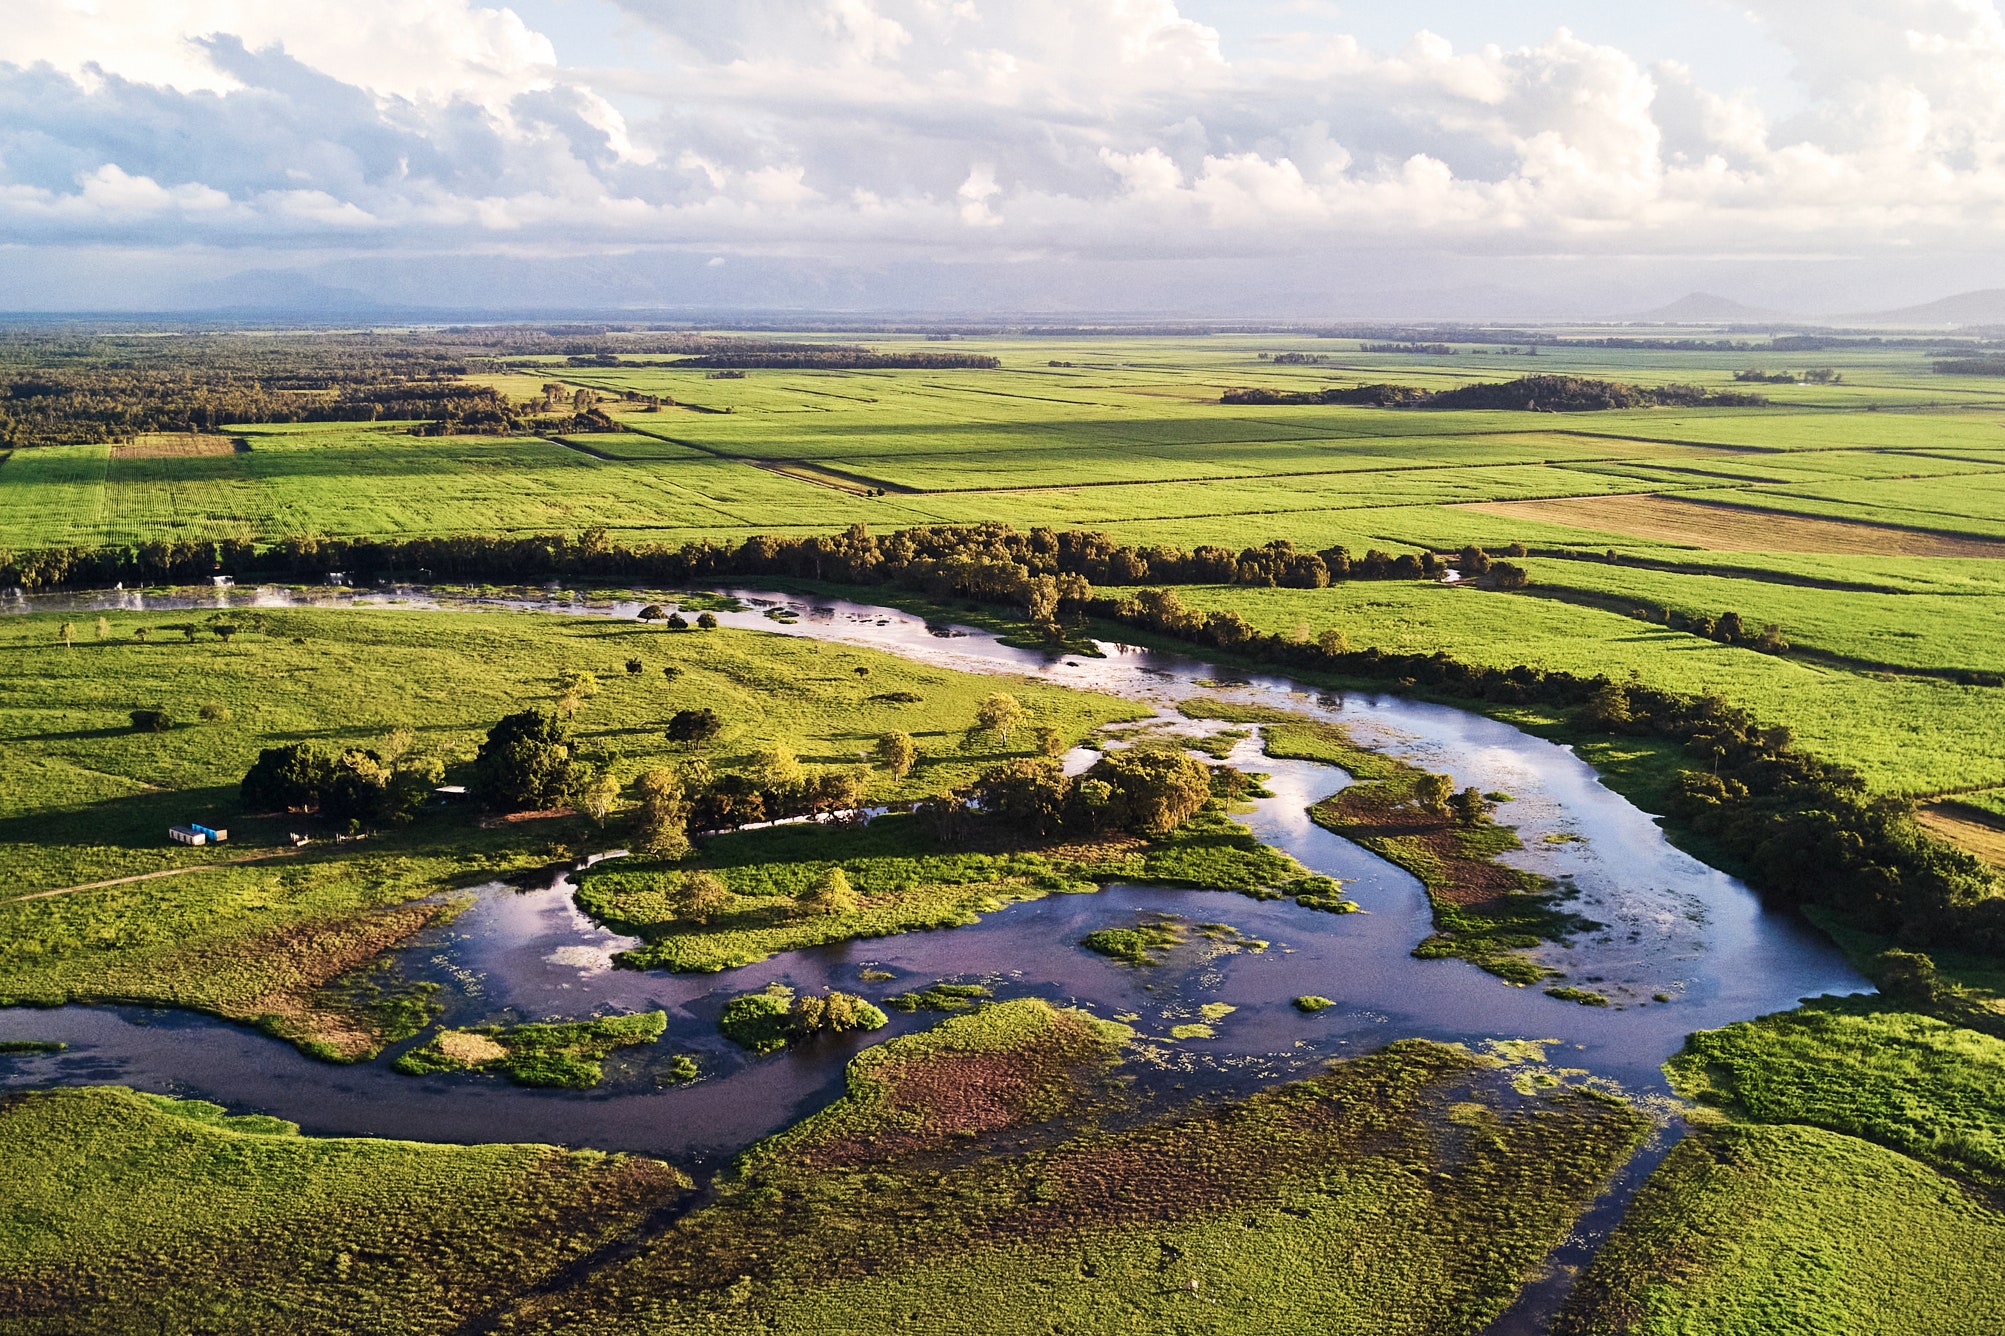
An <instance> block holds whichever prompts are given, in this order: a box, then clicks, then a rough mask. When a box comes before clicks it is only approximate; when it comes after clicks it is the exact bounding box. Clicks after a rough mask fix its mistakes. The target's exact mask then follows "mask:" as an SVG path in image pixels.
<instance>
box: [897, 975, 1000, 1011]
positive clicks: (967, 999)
mask: <svg viewBox="0 0 2005 1336" xmlns="http://www.w3.org/2000/svg"><path fill="white" fill-rule="evenodd" d="M992 996H993V994H992V993H991V992H990V991H989V989H988V987H987V986H986V985H984V984H979V983H947V982H944V981H942V982H940V983H935V984H929V985H928V986H926V987H925V988H915V989H913V990H912V991H911V992H909V993H898V994H896V995H894V996H891V997H887V998H885V999H884V1005H885V1006H887V1007H890V1008H891V1009H892V1010H893V1011H946V1012H960V1011H973V1010H974V1009H975V1007H976V1005H977V1004H979V1003H981V1002H985V1001H987V1000H988V999H989V998H990V997H992Z"/></svg>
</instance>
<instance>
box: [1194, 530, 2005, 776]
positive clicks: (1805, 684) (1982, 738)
mask: <svg viewBox="0 0 2005 1336" xmlns="http://www.w3.org/2000/svg"><path fill="white" fill-rule="evenodd" d="M1532 564H1533V565H1534V566H1538V567H1541V568H1543V567H1545V566H1548V565H1552V564H1556V563H1532ZM1571 564H1572V563H1569V565H1571ZM1610 569H1612V570H1619V569H1620V568H1610ZM1753 587H1754V588H1756V589H1759V590H1760V591H1763V592H1766V591H1767V590H1768V589H1769V588H1770V587H1769V586H1766V585H1760V586H1753ZM1537 592H1538V591H1537V589H1536V587H1535V588H1534V589H1533V590H1531V591H1530V592H1528V593H1500V592H1495V591H1490V590H1482V589H1457V588H1454V587H1452V586H1443V585H1434V584H1425V583H1419V582H1405V581H1399V582H1392V581H1359V582H1355V583H1350V584H1343V585H1336V586H1332V587H1331V588H1329V589H1317V590H1302V589H1247V588H1242V587H1233V586H1199V587H1194V588H1185V589H1179V590H1178V594H1179V596H1180V597H1182V598H1183V600H1184V602H1185V603H1187V604H1189V605H1190V606H1192V607H1198V608H1205V609H1226V608H1230V609H1232V610H1235V611H1237V612H1239V613H1240V614H1241V615H1242V616H1244V617H1245V618H1246V619H1247V620H1248V621H1250V622H1252V623H1253V624H1254V625H1255V626H1257V627H1259V628H1260V629H1262V630H1268V631H1279V632H1284V633H1286V632H1291V631H1294V630H1296V629H1297V628H1303V629H1305V630H1306V632H1307V634H1308V636H1309V638H1311V639H1314V638H1315V637H1316V636H1319V635H1320V634H1322V633H1323V632H1324V631H1326V630H1330V629H1336V630H1340V631H1342V632H1343V633H1344V634H1345V636H1346V637H1347V638H1348V639H1349V641H1350V643H1352V644H1353V645H1357V646H1360V647H1362V646H1366V645H1373V646H1377V647H1379V648H1381V649H1384V650H1387V651H1388V652H1390V651H1401V652H1408V653H1412V652H1421V653H1431V652H1433V651H1434V650H1437V649H1444V648H1445V649H1447V650H1448V651H1449V652H1450V653H1452V654H1454V655H1455V656H1456V657H1457V658H1460V659H1463V660H1465V661H1467V662H1470V663H1477V664H1485V665H1490V666H1495V667H1510V666H1512V665H1514V664H1520V663H1529V664H1532V665H1535V666H1537V667H1541V668H1548V669H1558V670H1564V671H1567V672H1574V673H1580V674H1583V675H1587V676H1593V675H1594V674H1597V673H1606V674H1607V675H1609V676H1610V677H1614V678H1617V679H1626V678H1628V677H1630V676H1631V675H1632V674H1633V675H1634V676H1635V677H1636V679H1637V680H1640V681H1642V682H1644V683H1646V684H1648V685H1651V686H1656V687H1662V688H1665V689H1667V690H1672V691H1678V692H1684V693H1688V694H1693V695H1705V694H1713V695H1718V696H1722V697H1724V698H1726V699H1727V700H1729V701H1732V702H1734V703H1735V704H1738V705H1740V706H1742V707H1744V708H1746V709H1748V710H1750V711H1752V712H1753V713H1754V714H1755V715H1756V716H1757V717H1759V718H1761V719H1763V720H1764V721H1767V722H1770V723H1775V724H1782V725H1785V726H1787V727H1789V728H1790V729H1791V730H1792V731H1793V732H1794V733H1795V735H1796V737H1797V739H1798V741H1799V743H1800V745H1802V746H1803V747H1804V748H1805V749H1806V750H1808V751H1810V752H1811V753H1812V754H1814V755H1818V756H1821V757H1824V758H1826V759H1828V760H1832V761H1838V762H1841V763H1843V764H1846V765H1849V766H1853V767H1855V768H1857V769H1858V770H1859V771H1860V772H1861V773H1862V774H1863V775H1865V777H1866V778H1867V780H1868V782H1869V783H1871V784H1872V785H1873V786H1874V787H1876V788H1880V789H1884V790H1888V791H1892V792H1898V793H1916V794H1926V793H1939V792H1942V791H1945V790H1949V789H1966V788H1986V787H1993V786H1995V785H1996V784H1997V783H1999V782H2000V781H2001V780H2005V730H2001V728H2000V724H2001V722H2005V692H2001V690H2000V689H1999V688H1996V687H1980V686H1961V685H1958V684H1956V683H1954V682H1949V681H1944V680H1940V679H1936V678H1928V677H1908V676H1900V675H1897V674H1885V675H1882V674H1878V673H1875V672H1872V671H1864V670H1853V669H1848V668H1839V667H1832V666H1829V665H1826V664H1822V663H1819V662H1816V661H1814V660H1812V659H1809V658H1806V657H1801V656H1790V655H1780V656H1777V655H1768V654H1759V653H1756V652H1755V651H1753V650H1749V649H1736V648H1730V647H1728V646H1725V645H1721V644H1717V643H1715V642H1714V641H1711V640H1706V639H1702V638H1700V637H1698V636H1695V635H1691V634H1688V633H1686V632H1682V631H1673V630H1671V629H1669V628H1668V627H1665V626H1663V625H1654V624H1651V623H1647V622H1642V621H1639V620H1637V619H1636V618H1634V617H1631V616H1629V615H1627V614H1626V613H1624V612H1617V611H1610V610H1606V609H1604V608H1601V607H1592V606H1581V605H1579V604H1575V603H1570V602H1566V601H1562V600H1559V599H1553V598H1539V597H1535V596H1533V595H1535V594H1536V593H1537ZM1735 602H1736V603H1739V604H1740V605H1741V606H1740V611H1741V612H1742V614H1743V616H1747V615H1748V614H1749V613H1750V611H1751V610H1752V609H1753V608H1754V607H1756V606H1758V605H1756V604H1754V603H1753V602H1752V601H1751V600H1748V599H1737V600H1735ZM1972 602H1973V603H1974V604H1977V603H1981V602H1982V600H1979V599H1973V600H1972ZM1694 603H1695V604H1696V605H1697V606H1695V607H1694V609H1693V610H1695V611H1708V612H1713V613H1718V612H1720V611H1724V610H1725V608H1724V607H1722V606H1711V605H1707V604H1704V603H1702V602H1700V601H1699V600H1697V599H1694ZM1726 606H1732V604H1728V605H1726ZM1782 620H1783V622H1784V631H1785V634H1787V633H1788V631H1789V630H1790V629H1791V628H1790V626H1789V624H1788V619H1787V618H1783V619H1782ZM1896 624H1897V625H1898V624H1900V623H1896ZM1915 625H1917V626H1918V627H1921V628H1924V629H1926V628H1927V627H1929V626H1931V625H1932V624H1929V623H1915ZM1936 634H1938V635H1939V636H1940V637H1941V641H1942V643H1940V644H1937V645H1930V644H1929V643H1928V642H1927V641H1926V640H1922V641H1918V642H1916V643H1918V644H1919V645H1920V646H1921V648H1920V649H1917V650H1915V651H1913V654H1914V656H1916V657H1922V658H1928V657H1933V658H1934V659H1935V661H1936V662H1954V661H1955V659H1956V657H1959V656H1960V654H1962V653H1966V652H1967V653H1970V654H1976V653H1978V652H1979V650H1978V649H1977V648H1974V647H1973V644H1972V642H1967V641H1964V640H1962V639H1961V638H1960V636H1959V633H1958V632H1957V630H1956V627H1955V625H1954V623H1953V622H1952V623H1950V624H1948V625H1946V626H1944V627H1942V628H1941V630H1940V631H1939V632H1937V633H1936ZM1983 652H1984V653H1986V654H1989V653H1991V651H1989V650H1988V649H1985V650H1984V651H1983ZM1530 722H1534V723H1535V722H1536V721H1530Z"/></svg>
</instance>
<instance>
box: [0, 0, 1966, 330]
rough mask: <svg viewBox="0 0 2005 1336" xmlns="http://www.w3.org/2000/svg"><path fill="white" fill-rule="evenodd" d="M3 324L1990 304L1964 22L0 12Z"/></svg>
mask: <svg viewBox="0 0 2005 1336" xmlns="http://www.w3.org/2000/svg"><path fill="white" fill-rule="evenodd" d="M7 10H8V12H7V22H6V24H5V25H4V27H0V310H12V311H56V310H79V311H88V310H97V311H111V310H131V311H143V310H172V309H182V310H189V309H201V308H205V307H227V306H245V305H259V304H278V305H305V306H315V305H318V306H320V307H323V308H325V309H328V310H330V311H334V310H339V309H350V308H354V309H359V308H360V307H361V306H362V305H364V304H366V303H388V304H394V305H400V306H404V307H408V308H425V309H439V310H465V311H528V310H545V311H555V310H576V311H585V310H603V311H606V312H609V313H610V312H617V311H623V310H624V311H656V310H659V311H672V310H678V309H683V310H717V311H728V310H743V311H760V312H772V313H775V314H786V313H790V312H791V313H802V312H828V313H846V312H854V313H889V314H916V315H926V314H930V315H939V316H958V315H980V314H992V313H1028V314H1040V315H1068V314H1069V315H1079V316H1085V315H1094V314H1102V315H1137V316H1161V317H1183V318H1217V319H1236V318H1246V319H1256V318H1276V319H1279V318H1286V319H1464V318H1482V319H1573V318H1597V319H1599V318H1620V317H1623V316H1625V315H1633V314H1637V313H1641V312H1644V311H1647V310H1649V309H1651V308H1654V307H1656V306H1658V305H1660V304H1662V303H1665V302H1668V301H1671V300H1673V299H1675V298H1678V297H1680V296H1682V295H1683V294H1685V293H1687V292H1691V291H1695V290H1701V291H1707V292H1712V293H1717V294H1720V295H1722V296H1725V297H1728V298H1731V299H1733V300H1736V301H1739V302H1743V303H1746V304H1747V305H1749V306H1752V307H1758V308H1764V309H1772V310H1776V311H1780V312H1785V313H1788V314H1791V315H1795V316H1804V317H1809V316H1837V315H1843V314H1846V313H1854V312H1860V311H1870V310H1879V309H1885V308H1888V307H1898V306H1905V305H1910V304H1913V303H1917V302H1923V301H1927V300H1931V299H1934V298H1938V297H1942V296H1946V295H1949V294H1953V293H1957V292H1962V291H1967V290H1971V289H1980V288H1987V287H2005V245H2001V244H2000V243H2001V241H2005V17H2001V14H2000V11H1999V8H1998V4H1997V3H1996V2H1995V0H1743V2H1742V3H1738V4H1729V3H1724V0H1656V3H1652V4H1649V5H1638V4H1621V5H1618V4H1613V3H1608V0H1595V2H1593V3H1588V2H1587V0H1520V2H1518V3H1510V4H1500V3H1497V2H1496V0H1489V3H1477V2H1475V0H1410V2H1409V3H1386V2H1382V0H1360V2H1359V3H1347V2H1345V0H731V2H730V3H716V0H519V2H518V3H516V4H514V5H513V6H506V7H504V6H494V5H485V4H480V3H476V2H475V0H343V2H342V3H340V4H281V3H272V2H271V0H9V4H8V6H7Z"/></svg>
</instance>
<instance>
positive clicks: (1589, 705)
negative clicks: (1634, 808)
mask: <svg viewBox="0 0 2005 1336" xmlns="http://www.w3.org/2000/svg"><path fill="white" fill-rule="evenodd" d="M1094 612H1095V614H1096V615H1098V616H1100V617H1102V618H1105V619H1107V620H1110V621H1115V622H1119V623H1122V624H1124V625H1128V626H1133V627H1137V628H1139V629H1143V630H1148V631H1152V632H1156V633H1158V634H1162V635H1167V636H1172V637H1175V638H1177V639H1179V640H1185V641H1190V642H1193V643H1195V644H1198V645H1203V646H1205V647H1207V648H1212V649H1218V650H1223V651H1226V652H1228V653H1232V654H1237V655H1241V656H1244V657H1246V658H1251V659H1256V660H1260V661H1264V662H1269V663H1275V664H1280V665H1283V666H1286V667H1291V668H1306V669H1311V670H1316V671H1322V672H1329V673H1336V674H1339V675H1341V676H1344V677H1350V678H1362V679H1365V680H1370V681H1382V682H1390V683H1391V684H1392V685H1393V686H1395V687H1396V688H1398V689H1399V690H1402V691H1409V690H1416V689H1420V690H1426V691H1429V692H1433V693H1436V694H1440V695H1445V696H1453V697H1460V698H1462V699H1466V700H1480V701H1496V702H1503V703H1509V704H1542V705H1556V706H1562V707H1567V708H1570V709H1573V710H1575V711H1576V715H1575V718H1576V720H1577V721H1578V722H1579V723H1580V724H1581V725H1582V726H1583V727H1585V728H1588V729H1589V730H1591V731H1599V732H1604V733H1617V734H1631V735H1635V736H1643V737H1657V738H1662V739H1666V740H1668V741H1671V742H1673V743H1676V744H1678V745H1679V746H1680V747H1682V748H1683V750H1684V752H1685V754H1686V757H1687V759H1688V760H1689V761H1690V763H1691V768H1688V769H1686V770H1684V771H1683V772H1682V774H1681V777H1680V780H1679V786H1678V789H1677V792H1676V794H1675V796H1674V800H1673V808H1672V811H1671V813H1670V815H1671V817H1672V818H1673V820H1674V821H1675V822H1676V823H1678V824H1680V825H1683V826H1684V827H1685V828H1686V829H1687V830H1689V831H1691V832H1693V833H1695V834H1697V835H1698V836H1700V837H1701V839H1702V840H1703V841H1705V842H1706V843H1707V844H1710V845H1711V846H1712V847H1713V848H1714V849H1715V850H1717V851H1718V853H1719V856H1720V857H1721V859H1722V861H1726V862H1728V863H1730V864H1733V865H1736V866H1737V867H1738V868H1740V869H1742V870H1743V871H1744V872H1745V874H1746V875H1747V877H1748V879H1749V880H1750V881H1751V882H1752V883H1754V885H1755V886H1757V887H1758V888H1759V889H1761V890H1763V891H1765V892H1767V893H1769V894H1770V895H1773V896H1775V897H1777V898H1779V899H1781V900H1783V901H1785V902H1787V903H1789V904H1794V905H1805V904H1809V905H1819V906H1823V907H1826V908H1829V909H1831V910H1833V911H1835V912H1837V913H1838V914H1840V915H1841V916H1843V917H1844V918H1845V919H1847V920H1848V921H1849V922H1851V923H1853V924H1854V925H1856V926H1858V927H1860V928H1864V929H1866V930H1868V931H1871V932H1879V933H1885V934H1887V935H1890V936H1893V937H1896V938H1898V939H1900V940H1901V941H1903V942H1904V943H1907V944H1909V945H1926V946H1941V947H1954V948H1958V949H1962V950H1974V951H1984V952H1990V953H1999V952H2005V895H2001V894H2000V893H1999V892H2000V890H2001V887H2000V885H1999V883H1998V879H1997V878H1996V877H1995V876H1994V875H1993V874H1992V872H1991V871H1990V870H1989V869H1988V868H1987V867H1986V866H1985V865H1984V864H1983V863H1982V862H1980V861H1979V860H1978V859H1976V858H1975V857H1973V856H1972V855H1970V854H1967V853H1965V852H1963V851H1962V850H1960V849H1957V848H1955V847H1953V846H1951V845H1948V844H1945V843H1943V842H1941V841H1939V840H1935V839H1933V838H1931V837H1929V836H1928V835H1927V834H1926V833H1925V832H1923V831H1922V830H1921V829H1920V827H1919V826H1917V825H1916V824H1915V822H1914V819H1913V811H1912V805H1911V804H1910V803H1908V802H1907V801H1905V800H1903V799H1899V798H1891V797H1875V796H1873V795H1872V794H1870V793H1869V792H1868V791H1867V789H1866V785H1865V781H1864V780H1863V779H1861V778H1860V777H1859V776H1858V775H1857V774H1856V773H1854V772H1853V771H1851V770H1849V769H1846V768H1844V767H1842V766H1836V765H1832V764H1830V763H1828V762H1825V761H1821V760H1818V759H1817V758H1815V757H1812V756H1809V755H1806V754H1805V753H1803V752H1801V751H1799V750H1798V749H1797V748H1796V747H1795V745H1794V743H1793V741H1792V739H1791V737H1790V735H1789V731H1788V730H1787V729H1785V728H1767V727H1763V726H1762V725H1761V724H1760V723H1759V722H1758V721H1756V720H1755V718H1754V717H1753V716H1752V715H1750V714H1748V713H1747V712H1746V711H1745V710H1742V709H1739V708H1738V707H1736V706H1732V705H1729V704H1728V703H1726V702H1725V701H1723V700H1721V699H1719V698H1718V697H1715V696H1703V697H1693V696H1684V695H1679V694H1677V693H1674V692H1668V691H1662V690H1659V689H1657V688H1654V687H1645V686H1641V685H1638V684H1635V683H1618V682H1615V681H1612V680H1610V679H1609V678H1607V677H1606V676H1594V677H1582V676H1580V675H1578V674H1574V673H1566V672H1555V671H1549V670H1545V669H1540V668H1534V667H1530V666H1528V665H1522V664H1521V665H1518V666H1516V667H1512V668H1491V667H1482V666H1477V665H1472V664H1467V663H1463V662H1461V661H1460V660H1458V659H1455V658H1452V657H1451V656H1449V655H1447V654H1445V653H1435V654H1387V653H1385V652H1383V651H1381V650H1378V649H1376V648H1368V649H1359V650H1353V649H1350V648H1349V647H1348V646H1347V645H1346V644H1345V641H1344V638H1343V636H1342V633H1341V632H1337V631H1329V632H1325V633H1324V635H1323V636H1322V637H1321V638H1320V639H1318V640H1297V639H1295V638H1293V637H1291V636H1283V635H1276V634H1274V633H1272V632H1264V631H1260V630H1258V629H1256V628H1255V627H1253V626H1251V625H1250V624H1249V623H1247V622H1246V620H1245V619H1244V618H1242V617H1241V616H1240V615H1239V614H1238V613H1236V612H1233V611H1231V610H1229V609H1226V610H1220V611H1213V612H1201V611H1198V610H1196V609H1192V608H1189V607H1187V606H1185V605H1184V604H1183V602H1182V600H1181V599H1179V598H1178V596H1177V594H1176V592H1175V591H1174V590H1168V589H1163V590H1144V591H1142V592H1140V593H1138V594H1136V595H1133V596H1131V597H1129V598H1125V599H1122V600H1120V601H1118V602H1117V603H1115V604H1114V606H1113V607H1111V608H1109V607H1106V606H1104V604H1103V605H1101V606H1097V607H1096V608H1095V609H1094Z"/></svg>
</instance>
